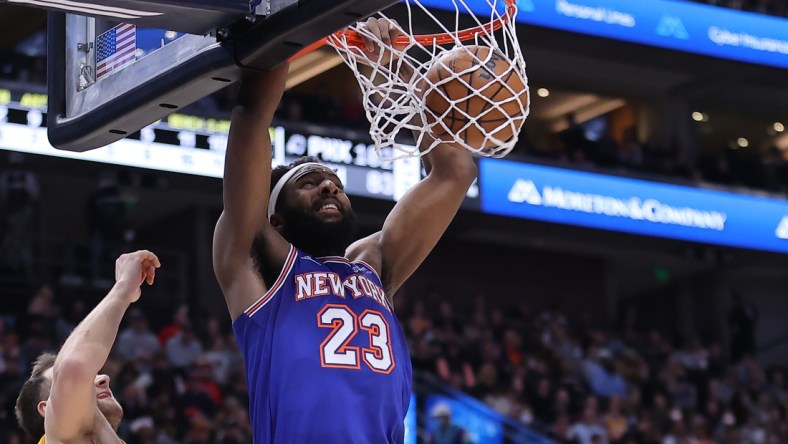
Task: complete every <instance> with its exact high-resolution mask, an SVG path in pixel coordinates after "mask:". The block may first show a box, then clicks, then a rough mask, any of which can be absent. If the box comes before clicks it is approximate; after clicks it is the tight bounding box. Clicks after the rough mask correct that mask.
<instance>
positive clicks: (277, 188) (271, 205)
mask: <svg viewBox="0 0 788 444" xmlns="http://www.w3.org/2000/svg"><path fill="white" fill-rule="evenodd" d="M305 169H310V170H311V169H314V170H322V171H330V172H331V173H332V174H335V173H334V171H333V170H331V169H330V168H328V167H327V166H325V165H323V164H322V163H317V162H306V163H302V164H301V165H298V166H295V167H293V168H292V169H291V170H290V171H288V172H286V173H285V174H284V175H283V176H282V177H280V178H279V180H278V181H277V182H276V185H274V188H273V189H272V190H271V195H270V196H268V214H267V215H266V216H267V217H268V220H271V216H272V215H273V214H274V210H276V201H277V200H279V194H280V193H281V192H282V189H284V187H285V185H287V182H289V181H290V179H292V178H293V176H295V175H296V173H298V172H299V171H303V170H305ZM305 173H306V172H305Z"/></svg>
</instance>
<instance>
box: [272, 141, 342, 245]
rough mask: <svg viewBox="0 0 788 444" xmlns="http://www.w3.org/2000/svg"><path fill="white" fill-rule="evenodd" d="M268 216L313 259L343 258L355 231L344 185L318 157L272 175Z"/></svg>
mask: <svg viewBox="0 0 788 444" xmlns="http://www.w3.org/2000/svg"><path fill="white" fill-rule="evenodd" d="M267 216H268V220H269V221H270V222H271V225H272V226H273V227H274V228H275V229H276V230H277V231H279V233H280V234H281V235H282V236H283V237H284V238H285V239H287V241H289V242H291V243H292V244H293V245H295V246H296V247H298V248H300V249H301V250H303V251H305V252H307V253H309V254H312V255H314V256H343V255H344V254H345V249H346V248H347V247H348V245H350V243H351V242H352V241H353V235H354V234H355V231H356V215H355V213H353V208H352V207H351V205H350V200H349V199H348V197H347V195H346V194H345V190H344V185H343V184H342V182H341V181H340V180H339V178H338V177H337V175H336V173H335V172H334V171H333V170H331V169H330V168H328V167H326V166H325V165H322V164H320V163H319V162H318V159H317V158H315V157H302V158H300V159H298V160H296V161H295V162H293V163H291V164H290V165H287V166H278V167H276V168H275V169H274V170H273V171H272V173H271V196H270V198H269V203H268V214H267Z"/></svg>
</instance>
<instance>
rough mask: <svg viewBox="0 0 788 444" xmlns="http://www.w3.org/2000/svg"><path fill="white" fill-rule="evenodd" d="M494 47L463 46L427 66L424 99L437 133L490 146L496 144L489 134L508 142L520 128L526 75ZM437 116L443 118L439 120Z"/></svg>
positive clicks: (476, 145) (482, 147) (475, 146)
mask: <svg viewBox="0 0 788 444" xmlns="http://www.w3.org/2000/svg"><path fill="white" fill-rule="evenodd" d="M490 51H491V49H490V48H489V47H486V46H461V47H458V48H455V49H452V50H451V51H448V52H446V53H444V54H443V55H442V56H440V58H438V59H437V60H435V62H433V64H432V66H431V67H430V69H429V70H428V71H427V74H426V79H427V82H429V83H428V85H427V90H426V95H425V97H424V102H425V104H426V106H427V108H428V112H427V113H426V115H427V123H428V124H429V125H430V126H432V128H433V131H432V132H433V136H435V137H436V138H438V139H440V140H443V141H450V140H451V139H452V138H453V136H455V135H456V136H457V137H458V138H459V139H461V140H463V141H465V143H466V144H467V145H469V146H470V147H471V148H473V149H475V150H482V151H484V150H486V149H490V148H495V146H496V143H495V142H494V141H492V140H490V139H486V140H485V136H486V135H490V136H492V137H495V138H496V139H498V140H501V141H508V140H510V139H511V138H512V137H515V136H516V135H517V134H518V133H519V132H520V128H521V127H522V125H523V122H525V116H524V111H525V110H527V109H528V91H527V90H526V86H525V80H524V79H523V78H522V76H521V75H520V73H519V72H518V70H517V69H516V67H514V66H512V63H511V61H510V60H509V59H508V58H507V57H506V56H504V55H503V54H502V53H501V52H500V51H499V50H497V49H495V50H492V54H490ZM455 73H456V74H457V75H456V76H455V75H454V74H455ZM430 85H434V88H430V87H429V86H430ZM452 103H454V106H452V105H451V104H452ZM495 104H498V106H495ZM436 119H440V120H441V122H437V123H438V124H437V125H434V124H435V123H436ZM433 125H434V126H433ZM447 143H448V144H449V145H452V146H455V147H461V146H462V145H460V144H458V143H456V142H454V143H453V142H447Z"/></svg>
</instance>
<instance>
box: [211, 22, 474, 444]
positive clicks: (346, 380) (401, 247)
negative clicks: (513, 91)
mask: <svg viewBox="0 0 788 444" xmlns="http://www.w3.org/2000/svg"><path fill="white" fill-rule="evenodd" d="M366 26H367V27H368V28H369V29H370V30H371V31H372V32H374V33H376V34H377V35H378V36H379V37H380V38H381V39H382V40H384V41H389V40H390V39H393V38H396V37H397V36H398V35H399V33H400V32H399V31H398V30H395V29H394V28H393V27H392V26H390V23H388V22H386V21H378V20H374V19H371V20H370V21H367V22H366ZM366 50H367V51H370V53H371V54H374V53H375V52H376V51H378V49H377V48H375V47H374V46H372V45H371V44H369V45H368V48H366ZM373 58H374V56H373ZM287 69H288V67H287V66H286V64H285V65H283V66H280V67H278V68H277V69H275V70H274V71H272V72H270V73H260V74H255V75H250V76H249V77H246V78H244V79H243V80H242V83H241V87H240V90H239V92H238V99H237V100H238V102H237V105H236V107H235V109H234V110H233V115H232V127H231V130H230V138H229V144H228V147H227V156H226V159H225V172H224V212H223V213H222V215H221V217H220V218H219V221H218V223H217V225H216V232H215V236H214V251H213V256H214V269H215V272H216V276H217V278H218V280H219V283H220V285H221V288H222V291H223V293H224V296H225V299H226V302H227V306H228V308H229V311H230V315H231V317H232V320H233V329H234V331H235V335H236V339H237V341H238V344H239V346H240V348H241V351H242V353H243V355H244V359H245V366H246V376H247V383H248V387H249V396H250V415H251V420H252V426H253V429H254V443H255V444H266V443H288V444H289V443H322V444H330V443H342V444H350V443H365V444H369V443H375V444H382V443H401V442H402V441H403V435H404V425H403V420H404V417H405V413H406V410H407V408H408V403H409V401H410V394H411V365H410V357H409V355H408V349H407V345H406V342H405V338H404V335H403V333H402V329H401V327H400V324H399V322H398V321H397V319H396V317H395V316H394V313H393V308H392V297H393V296H394V294H396V292H397V289H399V288H400V286H401V285H402V284H403V283H404V282H405V281H406V279H408V277H410V276H411V274H412V273H413V272H414V271H415V270H416V269H417V268H418V267H419V265H420V264H421V263H422V261H423V260H424V259H425V257H426V256H427V255H428V254H429V252H430V251H431V250H432V248H433V247H434V246H435V244H436V243H437V242H438V240H439V238H440V237H441V236H442V235H443V233H444V231H445V230H446V228H447V227H448V225H449V223H450V222H451V220H452V219H453V218H454V215H455V214H456V212H457V210H458V209H459V206H460V203H461V202H462V200H463V198H464V196H465V193H466V191H467V190H468V187H469V186H470V185H471V183H472V182H473V180H474V178H475V177H476V174H477V170H476V165H475V164H474V162H473V159H472V158H471V155H470V154H469V153H468V152H466V151H464V150H459V149H452V148H450V147H447V146H438V147H436V148H435V149H433V150H432V151H431V152H430V153H429V154H428V155H427V156H426V157H425V158H424V161H425V165H426V166H427V168H428V171H429V174H428V175H427V177H426V178H424V179H423V180H422V181H421V182H419V183H418V184H417V185H416V186H414V187H413V188H412V189H411V190H410V191H409V192H408V193H407V194H406V195H405V196H404V197H403V198H402V199H401V200H400V201H399V202H398V203H397V204H396V206H395V207H394V209H393V210H392V211H391V213H390V214H389V215H388V217H387V218H386V220H385V223H384V224H383V228H382V230H381V231H379V232H377V233H375V234H373V235H371V236H369V237H366V238H364V239H361V240H358V241H357V242H355V243H353V244H352V245H351V244H350V243H351V241H352V239H353V235H354V223H355V216H354V214H353V209H352V207H351V205H350V200H349V199H348V196H347V195H346V194H345V192H344V190H343V185H342V183H341V182H340V180H339V179H338V178H337V176H336V175H335V174H334V172H333V171H332V170H330V169H329V168H327V167H325V166H323V165H321V164H320V163H317V162H314V161H311V160H310V159H301V160H299V161H297V162H294V163H293V164H291V165H289V166H287V167H281V166H280V167H277V168H276V169H275V170H273V171H272V170H271V156H272V153H271V140H270V139H269V132H268V128H269V127H270V125H271V120H272V117H273V115H274V111H275V109H276V107H277V105H278V103H279V101H280V99H281V97H282V92H283V90H284V87H285V79H286V77H287Z"/></svg>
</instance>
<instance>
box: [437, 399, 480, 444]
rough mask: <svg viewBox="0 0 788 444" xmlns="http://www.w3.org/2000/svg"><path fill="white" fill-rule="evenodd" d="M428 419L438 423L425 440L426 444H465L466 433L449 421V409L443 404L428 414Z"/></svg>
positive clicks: (466, 439)
mask: <svg viewBox="0 0 788 444" xmlns="http://www.w3.org/2000/svg"><path fill="white" fill-rule="evenodd" d="M430 417H431V418H434V419H436V420H437V421H438V425H437V427H435V430H433V431H432V433H431V434H430V436H429V439H427V443H428V444H466V443H468V442H470V441H469V440H468V436H467V433H466V432H465V430H463V429H461V428H460V427H458V426H457V425H455V424H453V423H452V421H451V408H450V407H449V406H448V405H446V404H443V403H440V404H437V405H435V406H434V407H433V409H432V411H431V412H430Z"/></svg>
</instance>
